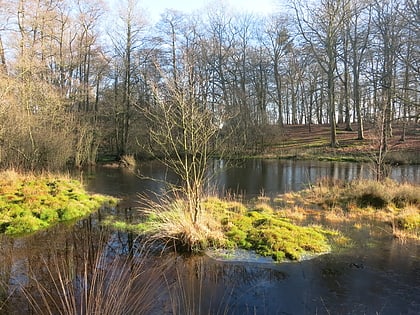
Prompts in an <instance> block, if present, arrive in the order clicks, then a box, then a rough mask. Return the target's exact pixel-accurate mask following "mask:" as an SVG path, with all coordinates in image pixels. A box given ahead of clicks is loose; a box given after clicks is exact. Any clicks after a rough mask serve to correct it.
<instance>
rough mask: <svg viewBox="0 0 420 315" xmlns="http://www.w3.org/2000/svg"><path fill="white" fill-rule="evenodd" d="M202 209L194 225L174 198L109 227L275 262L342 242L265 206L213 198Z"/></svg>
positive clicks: (198, 248) (335, 234)
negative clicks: (139, 216)
mask: <svg viewBox="0 0 420 315" xmlns="http://www.w3.org/2000/svg"><path fill="white" fill-rule="evenodd" d="M201 207H202V212H201V216H200V220H199V221H198V222H196V223H193V220H192V218H191V217H190V214H189V212H188V211H185V208H186V202H185V201H183V200H182V199H176V200H175V201H167V202H165V203H163V204H162V203H160V204H156V203H155V204H153V205H150V206H149V207H147V209H146V210H144V209H142V213H143V214H144V216H143V220H141V221H140V222H137V223H130V224H127V223H125V222H122V221H116V220H114V218H109V221H108V224H112V225H113V226H114V227H117V228H119V229H124V230H130V231H132V232H135V233H139V234H143V235H145V237H146V238H148V239H149V240H151V241H158V242H163V243H166V244H169V245H175V246H176V247H177V248H181V249H183V250H187V251H192V252H199V251H202V250H205V249H207V248H229V249H233V248H241V249H246V250H254V251H255V252H256V253H257V254H260V255H262V256H269V257H272V258H273V259H274V260H276V261H282V260H285V259H289V260H301V259H303V258H304V257H305V256H308V255H309V256H313V255H317V254H322V253H326V252H329V251H330V250H331V245H330V244H331V241H333V240H334V239H335V238H337V239H338V238H341V239H342V236H341V234H340V233H339V232H337V231H332V230H328V229H325V228H322V227H321V226H318V225H309V226H300V225H296V224H294V223H293V222H292V221H291V220H289V219H288V218H286V217H284V216H283V214H282V213H281V212H279V211H276V210H274V209H273V208H272V207H271V206H270V205H269V204H268V203H264V202H261V203H259V202H257V203H254V204H249V205H245V204H243V203H241V202H237V201H226V200H221V199H219V198H216V197H209V198H206V199H204V200H203V202H202V205H201Z"/></svg>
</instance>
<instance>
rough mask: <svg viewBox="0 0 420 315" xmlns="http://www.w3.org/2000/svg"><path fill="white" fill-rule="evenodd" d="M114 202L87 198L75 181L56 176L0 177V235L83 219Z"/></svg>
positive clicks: (99, 197)
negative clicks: (106, 204)
mask: <svg viewBox="0 0 420 315" xmlns="http://www.w3.org/2000/svg"><path fill="white" fill-rule="evenodd" d="M116 201H117V200H116V199H115V198H112V197H106V196H102V195H90V194H88V193H87V192H86V191H85V189H84V188H83V185H82V184H81V183H80V182H79V181H77V180H73V179H70V178H66V177H63V176H61V177H59V176H51V175H47V176H35V175H22V174H18V173H16V172H14V171H3V172H1V173H0V233H5V234H8V235H22V234H26V233H31V232H34V231H37V230H40V229H44V228H47V227H49V226H50V225H52V224H55V223H57V222H63V221H68V220H72V219H76V218H80V217H83V216H85V215H87V214H89V213H91V212H93V211H95V210H97V209H99V208H100V207H101V205H103V204H104V203H107V202H108V203H111V204H115V203H116Z"/></svg>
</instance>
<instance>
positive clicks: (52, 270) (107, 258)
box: [22, 235, 166, 315]
mask: <svg viewBox="0 0 420 315" xmlns="http://www.w3.org/2000/svg"><path fill="white" fill-rule="evenodd" d="M99 243H104V246H103V247H99V248H97V251H87V252H85V253H84V254H83V256H82V257H81V259H78V258H77V255H75V256H74V255H73V256H68V257H63V256H62V255H61V254H59V253H58V252H56V253H54V254H52V257H49V258H48V259H47V258H43V260H42V270H43V271H44V273H45V274H46V277H44V278H43V277H42V276H40V275H39V270H33V269H32V270H30V278H31V285H30V286H24V287H22V292H23V294H24V296H25V297H26V299H27V300H28V301H29V303H30V306H31V308H32V311H33V312H34V313H35V314H48V315H52V314H60V315H68V314H81V315H82V314H101V315H102V314H103V315H111V314H149V312H150V310H151V309H152V308H153V307H154V306H155V302H156V299H157V298H158V296H159V292H160V288H161V282H162V272H163V270H164V269H165V268H166V266H165V265H160V266H159V267H156V266H155V265H154V264H152V260H151V259H150V257H149V256H148V252H147V250H146V249H145V248H141V249H140V250H138V251H136V252H133V253H131V255H121V254H119V255H113V254H111V253H110V251H109V250H108V247H107V245H106V239H105V236H104V235H102V236H101V240H100V241H99ZM96 246H97V245H94V244H88V247H90V248H94V247H96ZM75 254H77V253H75Z"/></svg>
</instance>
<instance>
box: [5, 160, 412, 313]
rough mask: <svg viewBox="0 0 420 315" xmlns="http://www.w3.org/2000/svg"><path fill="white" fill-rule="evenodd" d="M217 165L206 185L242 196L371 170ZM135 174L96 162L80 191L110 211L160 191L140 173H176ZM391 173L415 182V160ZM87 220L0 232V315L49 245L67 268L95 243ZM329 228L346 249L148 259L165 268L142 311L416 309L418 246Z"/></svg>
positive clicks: (39, 270)
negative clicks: (104, 201) (300, 256)
mask: <svg viewBox="0 0 420 315" xmlns="http://www.w3.org/2000/svg"><path fill="white" fill-rule="evenodd" d="M221 163H222V162H220V161H217V162H215V163H214V165H213V171H214V174H215V175H214V176H213V177H212V179H211V182H210V183H209V187H212V188H211V189H213V191H214V190H215V189H216V190H219V191H222V190H223V191H230V193H231V194H238V195H241V196H243V197H245V198H252V197H255V196H258V195H261V194H264V195H266V196H276V195H277V194H280V193H283V192H287V191H291V190H299V189H302V188H304V187H306V186H307V185H308V184H310V183H313V182H315V181H316V180H317V179H318V178H320V177H334V178H339V179H343V180H350V179H354V178H359V177H370V176H372V175H371V168H370V167H369V166H368V165H363V164H351V163H330V162H308V161H302V162H301V161H298V162H296V161H278V160H249V161H244V162H241V163H239V162H238V163H236V164H235V165H234V166H233V167H231V168H229V169H227V170H225V171H222V169H223V168H222V165H220V164H221ZM139 173H140V174H141V176H142V177H139V176H137V175H136V174H134V173H132V172H129V171H128V170H126V169H118V168H97V169H95V170H91V171H89V172H86V171H85V172H84V174H82V175H81V176H83V178H84V181H85V184H87V186H88V189H89V190H90V191H92V192H97V193H105V194H109V195H113V196H118V197H120V198H122V203H121V205H120V206H119V207H120V208H119V209H114V210H113V211H122V210H124V209H127V208H129V207H130V208H133V207H135V206H136V205H137V200H138V194H154V193H156V194H158V195H159V194H161V193H162V192H163V191H164V190H165V185H164V183H163V182H160V181H155V180H153V181H152V180H149V179H147V178H148V177H153V178H155V179H160V180H169V181H176V180H177V179H176V176H174V175H173V174H171V173H170V172H168V171H167V170H165V168H163V167H162V166H160V165H158V164H156V163H144V164H141V165H140V166H139ZM391 176H392V177H393V178H394V179H396V180H399V181H409V182H414V183H417V184H419V183H420V170H419V167H417V166H402V167H398V168H394V169H393V170H392V174H391ZM214 187H216V188H214ZM97 220H98V216H93V217H91V218H88V219H85V220H82V221H80V222H79V223H78V224H76V225H60V226H57V227H55V228H53V229H51V230H49V231H45V232H42V233H38V234H36V235H34V236H30V237H24V238H19V239H9V238H6V237H2V238H1V239H0V253H1V256H0V266H1V269H0V277H1V279H0V287H1V284H6V285H7V290H6V291H4V292H2V291H1V290H0V314H2V312H3V311H4V313H5V314H29V313H30V311H29V309H30V307H29V305H28V303H27V301H26V299H25V298H22V296H21V295H20V296H19V295H18V288H19V285H20V284H24V285H27V286H28V287H31V286H32V287H31V288H32V289H34V284H33V282H31V278H30V277H28V273H29V271H36V272H35V274H38V275H37V277H38V278H39V279H41V278H48V273H47V272H46V271H45V266H44V265H43V264H45V262H46V261H47V262H49V263H51V262H52V261H53V259H52V258H51V257H54V255H53V254H51V252H52V251H53V250H55V249H59V250H60V256H64V257H66V259H67V261H71V262H72V263H73V264H75V265H76V266H77V265H78V263H77V261H78V257H79V258H80V257H82V256H83V253H85V252H89V251H90V250H92V248H97V247H99V246H97V245H95V246H93V245H92V244H97V242H99V241H97V239H98V235H99V234H100V233H99V232H98V231H99V228H98V226H97V224H96V223H95V222H97ZM334 228H338V229H340V230H342V231H343V232H344V233H345V234H348V235H351V237H352V238H353V240H354V241H353V242H354V246H352V247H351V248H346V249H340V250H338V251H334V252H332V253H331V254H326V255H322V256H319V257H317V258H314V259H311V260H305V261H302V262H298V263H292V262H290V263H280V264H275V263H272V262H270V261H267V260H258V259H244V260H242V261H237V260H235V261H225V260H223V259H218V258H215V257H214V256H209V255H202V256H193V257H185V256H181V255H176V254H168V255H163V256H158V257H155V258H154V263H155V264H156V263H157V264H158V265H165V266H169V267H168V268H167V270H166V272H168V274H167V276H166V278H165V281H163V282H162V283H160V287H159V288H158V289H156V296H155V298H154V300H153V301H154V302H153V306H152V307H151V308H149V309H148V310H147V312H145V314H186V313H187V311H186V310H185V308H188V310H189V312H188V313H189V314H419V313H420V291H419V290H420V289H419V288H420V244H419V243H418V242H417V243H416V242H410V241H407V242H406V243H402V242H400V241H397V240H395V239H393V237H392V235H390V234H389V233H387V232H386V231H385V230H383V229H381V228H379V227H375V226H373V225H369V222H363V224H361V225H360V226H358V227H355V226H352V225H348V224H347V225H346V224H340V225H338V224H337V225H336V226H334ZM87 240H89V242H87ZM138 242H140V241H138ZM104 243H105V246H107V248H111V249H113V250H114V252H117V253H121V254H123V253H125V252H127V248H128V247H132V246H135V244H136V240H135V239H134V240H133V239H132V238H131V236H130V235H127V234H124V233H114V234H113V235H111V236H110V237H109V238H108V239H106V240H105V242H104ZM133 244H134V245H133ZM137 246H141V244H137ZM107 252H109V250H107ZM82 265H83V264H81V266H80V268H81V269H83V268H82V267H83V266H82ZM76 269H77V268H76ZM168 270H169V271H168ZM51 288H52V290H53V285H51ZM174 288H175V289H174ZM173 290H175V291H176V292H175V291H173ZM149 291H150V292H152V290H149ZM166 291H167V292H166ZM162 292H166V293H162ZM174 292H175V293H174ZM6 297H9V298H8V301H7V303H6V304H4V305H7V306H4V305H2V301H3V300H4V299H5V298H6ZM127 313H128V314H130V312H127Z"/></svg>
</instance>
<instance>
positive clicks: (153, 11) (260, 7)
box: [139, 0, 279, 21]
mask: <svg viewBox="0 0 420 315" xmlns="http://www.w3.org/2000/svg"><path fill="white" fill-rule="evenodd" d="M219 1H221V2H224V3H228V4H229V6H231V7H232V9H233V10H235V11H236V10H238V11H246V12H254V13H257V14H267V13H270V12H274V11H276V6H277V5H278V2H279V1H278V0H219ZM139 2H140V6H141V7H143V8H145V9H146V10H147V11H148V12H149V14H150V17H151V19H152V20H155V21H156V20H158V19H159V16H160V14H161V13H162V12H163V11H164V10H165V9H166V8H167V9H176V10H178V11H182V12H186V13H191V12H193V11H195V10H197V9H202V8H205V7H206V6H207V5H209V4H210V5H211V4H212V2H216V1H212V0H140V1H139ZM276 3H277V4H276Z"/></svg>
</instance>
